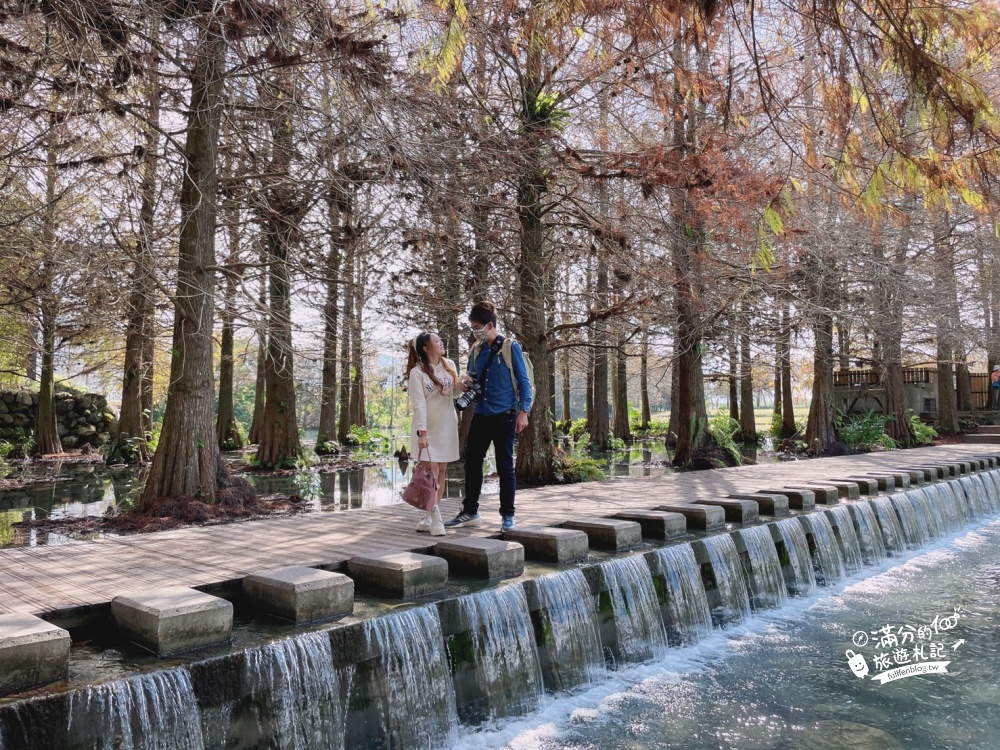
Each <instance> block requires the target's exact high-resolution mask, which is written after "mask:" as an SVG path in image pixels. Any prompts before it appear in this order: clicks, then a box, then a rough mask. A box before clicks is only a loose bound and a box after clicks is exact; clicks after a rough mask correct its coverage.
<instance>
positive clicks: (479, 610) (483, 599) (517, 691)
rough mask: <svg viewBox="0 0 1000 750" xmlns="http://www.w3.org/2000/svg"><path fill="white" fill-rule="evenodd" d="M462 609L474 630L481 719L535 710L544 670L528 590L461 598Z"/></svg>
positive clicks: (504, 589)
mask: <svg viewBox="0 0 1000 750" xmlns="http://www.w3.org/2000/svg"><path fill="white" fill-rule="evenodd" d="M458 605H459V608H460V609H461V611H462V614H463V616H464V618H465V622H466V624H467V625H468V627H469V630H468V633H469V639H470V641H471V646H472V662H473V664H474V666H473V667H472V669H473V671H474V672H475V675H476V682H477V687H478V691H477V692H478V695H479V696H480V700H479V701H478V702H479V706H477V713H478V716H477V717H476V718H478V719H480V720H484V721H494V720H496V719H498V718H503V717H507V716H517V715H520V714H525V713H528V712H530V711H535V710H536V709H537V708H538V701H539V699H540V698H541V695H542V670H541V665H540V664H539V661H538V652H537V651H536V650H535V635H534V629H533V628H532V625H531V615H530V614H529V612H528V601H527V599H526V598H525V595H524V588H523V587H522V586H520V585H510V586H503V587H500V588H496V589H486V590H485V591H480V592H479V593H476V594H472V595H470V596H463V597H461V598H460V599H459V600H458ZM453 657H454V652H453ZM463 718H466V717H464V716H463Z"/></svg>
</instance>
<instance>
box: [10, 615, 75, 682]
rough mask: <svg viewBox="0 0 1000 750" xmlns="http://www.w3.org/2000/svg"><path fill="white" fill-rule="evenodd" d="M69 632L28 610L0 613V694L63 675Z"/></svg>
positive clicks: (53, 680) (67, 669)
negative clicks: (26, 612) (8, 613)
mask: <svg viewBox="0 0 1000 750" xmlns="http://www.w3.org/2000/svg"><path fill="white" fill-rule="evenodd" d="M69 646H70V636H69V633H68V632H67V631H65V630H63V629H62V628H57V627H56V626H55V625H53V624H52V623H50V622H46V621H45V620H43V619H41V618H40V617H35V616H34V615H29V614H21V613H16V614H10V615H0V696H2V695H8V694H10V693H16V692H19V691H21V690H27V689H28V688H32V687H38V686H40V685H47V684H49V683H50V682H55V681H56V680H62V679H64V678H65V677H66V676H67V674H68V672H69Z"/></svg>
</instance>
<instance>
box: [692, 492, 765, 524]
mask: <svg viewBox="0 0 1000 750" xmlns="http://www.w3.org/2000/svg"><path fill="white" fill-rule="evenodd" d="M695 505H714V506H716V507H718V508H722V511H723V513H725V514H726V520H727V521H731V522H732V523H753V522H754V521H756V520H757V519H758V518H759V517H760V507H759V506H758V505H757V503H756V502H755V501H754V500H742V499H740V498H736V497H730V498H724V497H706V498H703V499H701V500H695Z"/></svg>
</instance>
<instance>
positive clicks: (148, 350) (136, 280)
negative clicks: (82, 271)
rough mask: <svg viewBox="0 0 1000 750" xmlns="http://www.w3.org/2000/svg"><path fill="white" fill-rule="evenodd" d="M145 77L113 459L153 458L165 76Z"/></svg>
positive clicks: (155, 18) (156, 25)
mask: <svg viewBox="0 0 1000 750" xmlns="http://www.w3.org/2000/svg"><path fill="white" fill-rule="evenodd" d="M149 35H150V47H151V49H153V50H155V49H156V48H157V45H158V44H159V38H160V18H159V15H158V14H156V13H153V14H151V17H150V20H149ZM145 82H146V85H147V86H148V87H149V93H148V96H149V101H148V105H147V112H146V122H145V123H144V129H145V131H146V140H145V144H144V148H145V153H144V156H143V161H142V182H141V183H140V186H139V192H140V206H139V229H138V237H137V238H136V253H135V258H134V261H133V266H132V273H131V276H130V281H131V285H132V289H131V292H130V294H129V317H128V322H127V324H126V328H125V366H124V372H123V375H122V399H121V409H120V411H119V415H118V422H117V423H116V424H115V429H114V434H113V435H112V438H111V446H110V449H109V450H108V461H109V462H132V461H148V460H149V445H148V444H147V443H146V433H147V432H148V431H149V430H150V429H151V427H152V425H151V424H150V418H151V416H152V414H151V412H152V400H153V394H152V380H153V373H152V370H153V356H152V355H153V346H152V344H153V338H154V330H153V329H154V327H155V320H154V318H155V314H156V310H155V308H154V304H153V301H154V295H155V294H156V284H155V279H154V273H155V265H156V259H155V254H154V252H153V242H152V238H153V231H154V229H155V227H154V219H155V212H156V190H157V187H158V185H157V174H156V173H157V165H158V164H159V150H160V76H159V69H158V67H157V66H156V65H154V66H153V68H152V70H150V71H148V72H147V75H146V79H145ZM147 389H148V391H149V392H148V394H147V393H146V391H147ZM146 398H148V402H149V403H148V404H147V403H146ZM147 410H148V411H147Z"/></svg>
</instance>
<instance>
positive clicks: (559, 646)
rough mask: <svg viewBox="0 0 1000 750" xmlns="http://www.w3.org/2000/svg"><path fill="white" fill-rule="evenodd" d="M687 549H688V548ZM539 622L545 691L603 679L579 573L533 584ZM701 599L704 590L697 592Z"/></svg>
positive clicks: (588, 598) (592, 606)
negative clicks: (536, 595)
mask: <svg viewBox="0 0 1000 750" xmlns="http://www.w3.org/2000/svg"><path fill="white" fill-rule="evenodd" d="M688 549H690V547H689V548H688ZM535 587H536V591H537V592H538V603H539V607H540V612H539V619H540V620H541V621H542V627H541V630H542V644H543V645H542V646H540V648H539V657H540V658H541V659H542V662H543V664H542V672H543V675H544V676H545V687H546V688H548V689H549V690H553V691H563V690H568V689H570V688H573V687H576V686H577V685H582V684H586V683H591V682H599V681H600V680H602V679H604V677H605V676H606V675H607V668H606V666H605V663H604V651H603V650H602V649H601V633H600V630H599V628H598V624H597V609H596V602H595V597H594V595H593V594H592V593H591V591H590V584H588V583H587V579H586V578H585V577H584V575H583V573H582V572H581V571H580V570H566V571H563V572H562V573H556V574H555V575H551V576H542V577H541V578H538V579H536V581H535ZM701 593H702V596H704V594H705V590H704V589H701Z"/></svg>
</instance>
